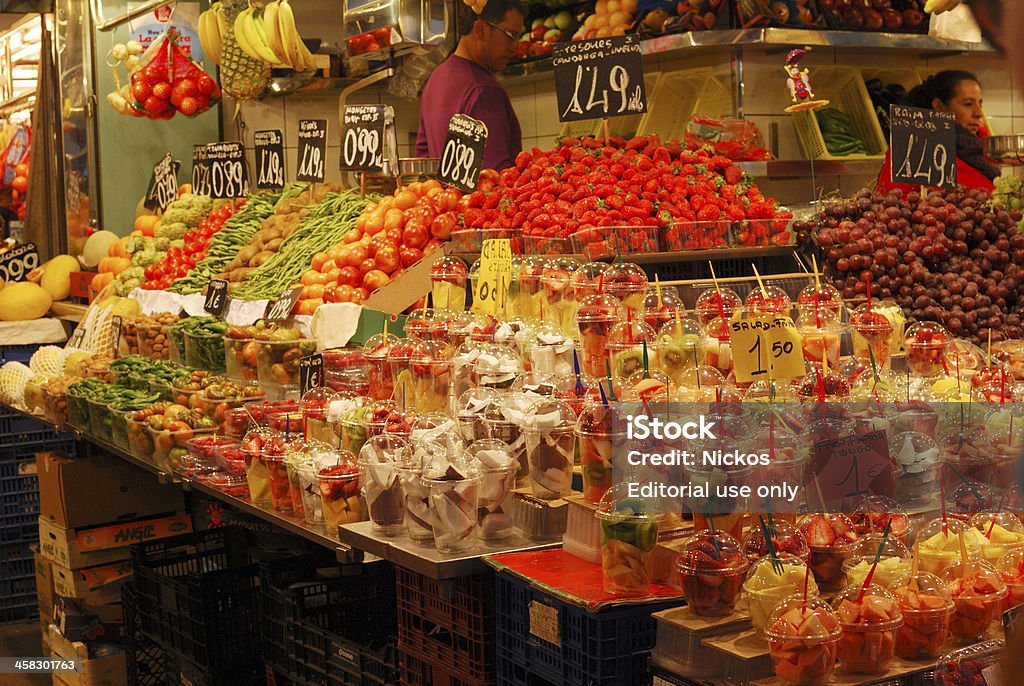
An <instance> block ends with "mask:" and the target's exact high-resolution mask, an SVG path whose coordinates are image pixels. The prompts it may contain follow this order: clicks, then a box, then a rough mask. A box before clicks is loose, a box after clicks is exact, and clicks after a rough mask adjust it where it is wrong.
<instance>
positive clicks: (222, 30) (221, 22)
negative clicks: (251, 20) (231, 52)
mask: <svg viewBox="0 0 1024 686" xmlns="http://www.w3.org/2000/svg"><path fill="white" fill-rule="evenodd" d="M210 9H211V10H213V12H214V15H213V16H214V18H215V19H216V20H217V33H218V34H220V41H221V45H222V46H223V44H224V37H225V36H226V35H228V31H229V30H230V28H231V27H230V26H229V25H228V14H227V11H226V10H225V9H224V5H222V4H221V3H219V2H215V3H213V5H211V6H210Z"/></svg>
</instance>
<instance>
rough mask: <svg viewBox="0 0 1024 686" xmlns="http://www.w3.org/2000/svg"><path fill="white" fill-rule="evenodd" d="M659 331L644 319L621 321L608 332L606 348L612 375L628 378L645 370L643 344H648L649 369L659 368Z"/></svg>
mask: <svg viewBox="0 0 1024 686" xmlns="http://www.w3.org/2000/svg"><path fill="white" fill-rule="evenodd" d="M657 337H658V335H657V333H655V331H654V329H652V328H651V327H649V326H647V325H646V324H644V323H643V322H642V321H638V320H629V321H624V322H619V323H618V324H616V325H615V326H614V327H612V330H611V332H610V333H609V334H608V342H607V343H606V344H605V349H606V350H607V352H608V358H609V361H610V363H611V370H612V376H614V377H616V378H620V379H628V378H629V377H630V376H632V375H633V374H635V373H636V372H638V371H639V372H642V371H643V370H644V352H643V344H644V343H646V344H647V363H648V369H657V368H658V344H657V340H656V339H657Z"/></svg>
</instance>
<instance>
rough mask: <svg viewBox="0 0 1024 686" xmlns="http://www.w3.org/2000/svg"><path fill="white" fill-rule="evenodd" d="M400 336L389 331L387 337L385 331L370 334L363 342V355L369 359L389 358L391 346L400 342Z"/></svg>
mask: <svg viewBox="0 0 1024 686" xmlns="http://www.w3.org/2000/svg"><path fill="white" fill-rule="evenodd" d="M398 340H399V339H398V336H396V335H394V334H392V333H389V334H388V335H387V337H385V336H384V334H383V333H378V334H374V335H372V336H370V338H369V339H367V341H366V343H364V344H363V357H364V358H366V359H369V360H383V359H385V358H387V356H388V353H389V352H390V350H391V347H392V346H393V345H395V344H396V343H398Z"/></svg>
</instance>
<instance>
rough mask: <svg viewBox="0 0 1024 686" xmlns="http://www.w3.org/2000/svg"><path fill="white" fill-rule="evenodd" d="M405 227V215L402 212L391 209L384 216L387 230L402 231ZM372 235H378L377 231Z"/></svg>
mask: <svg viewBox="0 0 1024 686" xmlns="http://www.w3.org/2000/svg"><path fill="white" fill-rule="evenodd" d="M404 226H405V213H404V212H402V210H396V209H390V210H388V211H387V212H386V213H385V214H384V228H385V229H401V228H402V227H404ZM371 233H376V231H373V232H371Z"/></svg>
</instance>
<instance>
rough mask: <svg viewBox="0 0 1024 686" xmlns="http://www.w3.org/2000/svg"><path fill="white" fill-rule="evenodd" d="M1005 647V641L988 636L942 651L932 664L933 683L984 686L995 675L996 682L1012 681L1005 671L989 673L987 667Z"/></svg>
mask: <svg viewBox="0 0 1024 686" xmlns="http://www.w3.org/2000/svg"><path fill="white" fill-rule="evenodd" d="M1006 649H1007V645H1006V641H1004V640H1002V639H991V640H988V641H982V642H981V643H976V644H974V645H969V646H965V647H963V648H959V649H957V650H954V651H952V652H949V653H946V654H945V655H943V656H942V659H940V660H939V661H938V664H936V665H935V686H987V685H988V684H994V683H996V680H997V679H998V683H1000V684H1005V683H1010V682H1016V679H1015V678H1014V679H1011V678H1009V675H1008V674H1007V673H1006V671H996V672H995V674H994V675H993V674H992V671H993V670H990V669H989V668H990V667H993V666H995V665H996V663H998V662H999V661H1000V660H1001V659H1002V658H1003V655H1004V654H1005V653H1006ZM1000 676H1001V678H1000ZM993 677H995V678H993Z"/></svg>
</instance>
